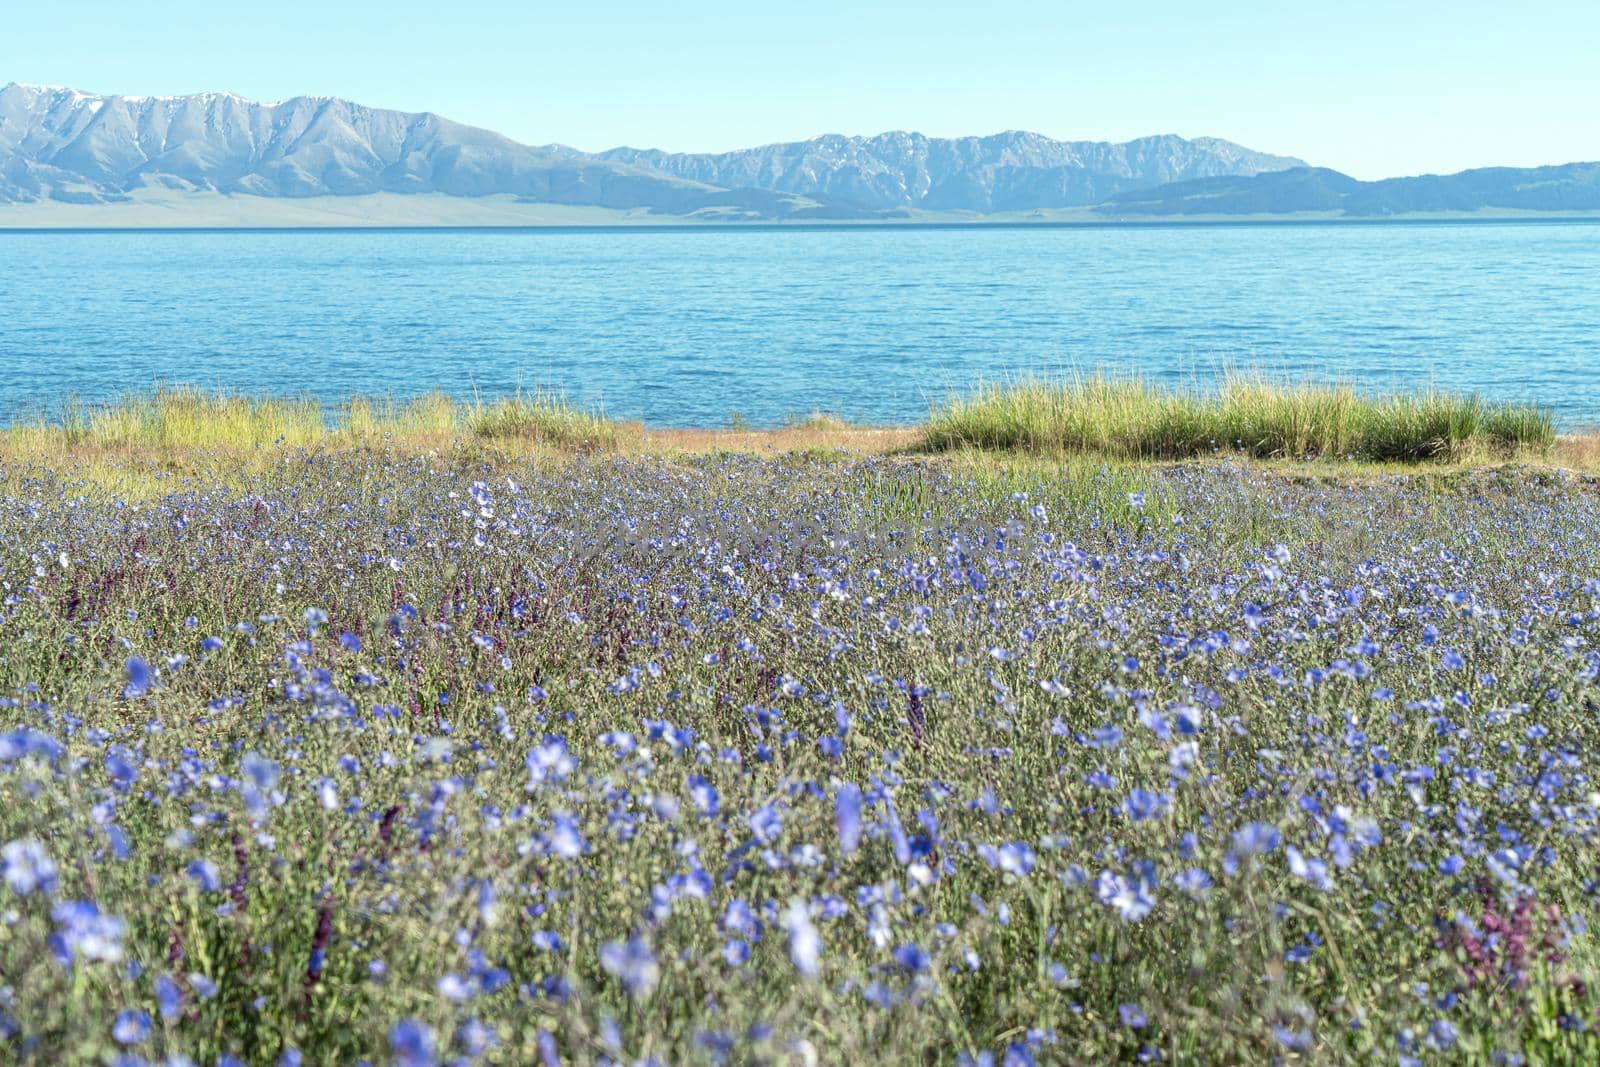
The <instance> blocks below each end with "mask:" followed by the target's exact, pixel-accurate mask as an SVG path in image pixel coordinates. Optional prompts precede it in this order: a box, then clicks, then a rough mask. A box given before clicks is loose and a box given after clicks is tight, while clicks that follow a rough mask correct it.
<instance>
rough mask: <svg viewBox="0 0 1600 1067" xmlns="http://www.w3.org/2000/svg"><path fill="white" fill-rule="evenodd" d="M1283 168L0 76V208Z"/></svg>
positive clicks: (696, 195)
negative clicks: (779, 139)
mask: <svg viewBox="0 0 1600 1067" xmlns="http://www.w3.org/2000/svg"><path fill="white" fill-rule="evenodd" d="M1297 165H1301V164H1300V161H1299V160H1295V159H1289V158H1286V157H1282V156H1270V155H1264V154H1262V153H1259V152H1253V151H1251V150H1249V149H1246V148H1242V147H1240V146H1239V145H1236V144H1232V143H1230V142H1227V141H1220V140H1215V139H1211V138H1201V139H1197V140H1184V139H1183V138H1181V137H1173V136H1166V137H1148V138H1142V139H1140V140H1137V141H1130V142H1127V143H1126V144H1107V143H1103V142H1085V141H1055V140H1052V139H1050V138H1048V137H1042V136H1040V135H1038V134H1033V133H1020V132H1013V133H1003V134H997V135H995V136H992V137H981V138H980V137H967V138H959V139H954V140H947V139H939V138H930V137H924V136H922V135H921V134H915V133H886V134H881V135H879V136H877V137H870V138H862V137H840V136H828V137H819V138H816V139H814V140H811V141H803V142H799V143H795V144H780V145H768V146H766V147H763V148H754V149H749V150H747V151H741V152H729V153H724V154H721V155H674V154H668V153H665V152H659V151H644V150H636V149H629V148H618V149H613V150H611V151H609V152H603V153H599V154H587V153H583V152H579V151H576V150H574V149H570V148H565V147H562V146H559V145H551V146H546V147H542V148H537V147H530V146H527V145H522V144H518V143H517V142H515V141H512V140H510V139H509V138H506V137H503V136H501V135H500V134H497V133H493V132H490V131H488V130H483V129H478V128H476V127H472V126H464V125H461V124H460V123H456V122H452V121H450V120H449V119H446V118H442V117H440V116H438V115H435V114H431V113H426V112H424V113H417V114H413V113H408V112H401V111H387V110H382V109H378V108H368V107H363V106H361V105H360V104H354V103H351V102H349V101H347V100H341V99H339V98H337V97H310V96H303V97H296V98H294V99H292V100H285V101H283V102H281V103H276V104H263V103H256V102H253V101H250V100H245V99H243V98H242V97H238V96H235V95H233V94H231V93H199V94H196V95H193V96H178V97H152V96H99V95H95V94H91V93H84V92H80V91H78V90H75V89H63V88H41V87H37V86H26V85H16V84H13V85H8V86H6V87H5V88H4V89H0V203H4V202H7V201H12V202H30V201H43V200H54V201H59V202H65V203H108V202H113V203H114V202H117V201H120V200H124V199H128V198H130V197H132V196H134V195H136V194H138V193H139V192H140V191H141V190H145V191H148V190H152V189H164V190H169V191H174V190H175V191H179V192H205V193H225V194H248V195H250V196H255V197H293V198H306V197H324V196H356V195H362V194H370V193H441V194H447V195H449V196H456V197H482V196H489V195H496V194H499V195H510V196H513V197H516V198H519V199H521V200H524V201H529V202H538V203H548V204H563V205H594V206H599V207H609V208H625V209H640V208H642V209H647V210H650V211H655V212H661V213H668V214H693V213H698V212H708V211H709V212H720V213H725V214H735V215H741V216H745V217H750V216H755V217H803V216H810V217H872V216H874V215H877V214H880V213H882V212H884V211H893V210H901V211H903V210H904V209H906V208H924V209H929V210H958V211H974V212H994V211H1023V210H1031V209H1036V208H1055V207H1071V206H1076V205H1085V204H1096V203H1100V202H1101V201H1104V200H1106V199H1107V198H1108V197H1110V196H1112V195H1115V194H1117V193H1121V192H1126V191H1128V190H1133V189H1145V188H1150V187H1153V186H1157V185H1160V184H1162V183H1164V182H1170V181H1177V180H1183V179H1193V178H1203V177H1213V176H1233V175H1252V174H1257V173H1260V172H1263V171H1270V170H1280V169H1284V168H1287V167H1292V166H1297Z"/></svg>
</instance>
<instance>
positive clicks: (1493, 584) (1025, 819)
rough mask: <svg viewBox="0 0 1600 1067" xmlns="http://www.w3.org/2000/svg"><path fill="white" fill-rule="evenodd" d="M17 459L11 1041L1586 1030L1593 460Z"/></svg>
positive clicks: (93, 1056)
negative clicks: (1295, 464) (1322, 467)
mask: <svg viewBox="0 0 1600 1067" xmlns="http://www.w3.org/2000/svg"><path fill="white" fill-rule="evenodd" d="M0 473H3V478H0V597H3V603H0V697H3V707H0V881H3V886H0V1058H3V1059H5V1060H7V1061H21V1062H33V1063H60V1062H80V1063H116V1064H130V1065H131V1064H139V1063H150V1064H157V1063H160V1064H174V1065H176V1064H199V1065H206V1067H209V1065H212V1064H236V1063H241V1064H242V1063H251V1064H255V1063H260V1064H287V1065H293V1064H321V1063H357V1062H370V1063H374V1064H383V1063H395V1064H403V1065H408V1067H415V1065H423V1064H434V1063H447V1062H448V1063H461V1064H475V1063H486V1064H492V1063H506V1064H522V1063H540V1064H545V1065H553V1064H587V1063H606V1064H630V1065H631V1064H696V1063H705V1064H724V1063H727V1064H746V1063H769V1064H807V1065H809V1064H819V1063H820V1064H835V1063H837V1064H855V1063H884V1064H889V1063H918V1064H921V1063H961V1064H1005V1065H1020V1064H1031V1063H1096V1062H1121V1061H1141V1062H1154V1063H1191V1062H1219V1063H1257V1062H1262V1063H1264V1062H1269V1061H1276V1062H1283V1063H1294V1062H1306V1063H1338V1062H1357V1061H1360V1062H1374V1063H1400V1064H1414V1063H1494V1064H1506V1065H1514V1064H1522V1063H1527V1064H1534V1063H1592V1062H1595V1061H1596V1060H1597V1059H1600V1037H1597V1035H1596V1027H1597V1026H1600V989H1597V987H1596V982H1597V981H1600V957H1597V954H1596V942H1595V939H1594V937H1593V935H1592V934H1591V932H1590V930H1589V928H1588V925H1587V922H1586V919H1587V917H1588V915H1589V913H1590V911H1591V910H1592V903H1593V900H1594V896H1595V893H1596V891H1597V888H1600V881H1597V879H1600V852H1597V850H1596V848H1595V843H1596V831H1597V819H1600V811H1597V807H1600V793H1597V789H1600V785H1597V782H1596V772H1597V769H1600V647H1597V642H1600V486H1597V485H1596V483H1595V482H1594V481H1593V480H1590V479H1586V478H1584V477H1582V476H1578V475H1564V474H1561V473H1559V472H1551V471H1547V470H1533V469H1508V470H1502V471H1488V470H1484V471H1467V472H1454V473H1450V474H1428V473H1423V472H1418V473H1409V474H1379V473H1369V474H1366V475H1362V476H1360V477H1355V476H1352V477H1323V476H1303V475H1298V474H1294V473H1286V472H1283V471H1277V470H1273V469H1270V468H1267V467H1263V466H1259V465H1257V466H1246V465H1239V464H1237V463H1232V462H1227V461H1207V462H1201V463H1192V464H1186V465H1178V466H1171V467H1164V468H1157V467H1141V466H1108V467H1107V466H1100V465H1099V464H1098V463H1097V462H1094V461H1071V462H1065V461H1063V462H1049V461H1030V462H1027V463H1009V462H1007V463H1002V462H999V461H996V462H994V463H993V464H990V465H987V466H982V465H979V466H973V465H963V464H961V463H958V462H952V461H946V460H941V459H908V458H903V457H896V458H859V457H856V458H852V457H830V456H818V455H812V456H806V455H795V456H788V457H784V458H778V459H757V458H753V457H745V456H735V455H712V456H702V457H676V458H673V457H665V456H645V455H641V456H631V457H625V456H616V455H595V456H564V457H559V458H555V459H551V458H528V457H523V458H521V459H514V458H507V457H501V458H495V457H492V456H488V455H475V456H466V455H459V456H458V455H449V454H425V455H417V454H401V453H397V452H385V451H382V450H379V449H349V450H333V451H328V452H321V453H318V452H309V451H293V450H289V449H287V448H284V449H280V450H279V451H277V452H276V453H274V454H273V458H272V459H271V460H270V461H266V462H263V463H262V464H260V465H259V466H258V467H257V468H256V469H253V470H249V471H244V472H239V471H233V472H229V473H226V474H220V473H219V474H215V475H212V474H206V473H177V472H174V471H171V470H165V469H155V470H154V471H153V473H151V472H148V471H147V472H146V475H145V476H144V478H143V480H142V481H140V482H138V484H137V485H132V486H128V487H119V486H118V485H117V484H114V483H111V482H108V481H107V480H105V479H97V478H92V477H88V476H87V475H86V474H85V473H84V472H82V471H78V470H75V469H74V467H73V466H72V465H71V464H70V463H65V462H64V463H59V464H54V465H48V466H47V465H38V464H35V465H30V464H28V463H25V462H17V461H11V460H8V461H6V465H5V467H4V470H3V472H0Z"/></svg>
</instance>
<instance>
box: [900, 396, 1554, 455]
mask: <svg viewBox="0 0 1600 1067" xmlns="http://www.w3.org/2000/svg"><path fill="white" fill-rule="evenodd" d="M924 432H925V436H926V442H927V445H928V447H929V448H932V449H935V450H943V449H951V448H961V447H973V448H983V449H1007V450H1024V451H1030V452H1077V453H1094V454H1099V455H1104V456H1110V457H1118V458H1126V459H1178V458H1184V457H1190V456H1198V455H1205V454H1208V453H1216V452H1238V453H1242V454H1244V455H1248V456H1255V457H1261V458H1307V457H1329V458H1351V459H1362V460H1371V461H1380V462H1383V461H1402V462H1415V461H1423V460H1440V459H1444V460H1456V459H1460V458H1462V457H1464V456H1467V455H1469V454H1471V453H1473V452H1475V451H1476V452H1483V453H1499V454H1507V453H1512V452H1516V451H1520V450H1532V451H1541V450H1546V449H1549V448H1550V446H1551V445H1552V444H1554V442H1555V440H1556V431H1555V422H1554V419H1553V417H1552V415H1551V413H1550V412H1549V410H1547V409H1545V408H1541V407H1538V406H1534V405H1520V404H1496V403H1490V402H1487V401H1484V400H1482V399H1480V398H1479V397H1476V396H1471V395H1462V394H1452V393H1443V392H1436V391H1428V392H1418V393H1393V394H1389V395H1381V396H1371V395H1365V394H1362V393H1359V392H1357V391H1356V390H1355V389H1354V388H1353V387H1351V386H1317V385H1287V384H1281V383H1275V382H1271V381H1268V380H1266V379H1262V378H1254V377H1233V378H1229V379H1228V380H1226V381H1225V382H1224V383H1223V385H1222V387H1221V388H1220V389H1219V390H1217V391H1216V392H1215V393H1210V394H1207V393H1199V392H1180V391H1177V390H1172V389H1167V388H1164V387H1162V386H1159V385H1156V384H1154V383H1151V382H1148V381H1144V380H1140V379H1136V378H1129V379H1114V378H1106V377H1093V378H1073V379H1068V380H1064V381H1050V380H1046V379H1039V378H1025V379H1021V380H1018V381H1015V382H1010V383H1005V384H995V385H989V386H985V387H983V388H980V389H978V390H977V391H976V392H974V393H972V394H970V395H968V396H965V397H959V398H955V399H952V400H950V401H949V402H947V403H946V404H944V405H943V406H941V407H939V408H936V409H935V410H934V411H933V412H932V414H931V415H930V417H929V420H928V423H927V425H926V427H925V428H924Z"/></svg>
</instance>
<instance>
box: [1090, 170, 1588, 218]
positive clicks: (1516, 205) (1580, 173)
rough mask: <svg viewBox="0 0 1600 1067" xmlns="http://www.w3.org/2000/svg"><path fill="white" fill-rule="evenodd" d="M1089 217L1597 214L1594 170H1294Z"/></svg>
mask: <svg viewBox="0 0 1600 1067" xmlns="http://www.w3.org/2000/svg"><path fill="white" fill-rule="evenodd" d="M1095 210H1096V211H1098V212H1100V213H1102V214H1107V215H1124V216H1125V215H1255V214H1276V215H1287V214H1295V213H1299V212H1337V213H1339V214H1341V215H1346V216H1350V217H1354V218H1374V217H1382V216H1385V215H1405V214H1413V213H1427V212H1471V211H1484V210H1500V211H1600V163H1564V164H1559V165H1555V166H1548V167H1479V168H1476V169H1473V170H1464V171H1460V172H1459V173H1456V174H1424V175H1419V176H1417V177H1411V178H1384V179H1382V180H1380V181H1370V182H1367V181H1360V180H1358V179H1356V178H1352V177H1350V176H1349V175H1347V174H1341V173H1339V172H1338V171H1336V170H1328V169H1327V168H1324V167H1301V168H1296V169H1294V170H1286V171H1281V172H1278V173H1272V174H1260V175H1255V176H1251V177H1215V178H1206V179H1201V180H1198V181H1189V182H1178V183H1174V184H1171V185H1163V186H1160V187H1158V188H1155V189H1146V190H1140V191H1135V192H1126V193H1122V194H1119V195H1117V196H1114V197H1112V198H1111V200H1110V201H1109V202H1107V203H1105V204H1102V205H1100V206H1098V207H1097V208H1096V209H1095Z"/></svg>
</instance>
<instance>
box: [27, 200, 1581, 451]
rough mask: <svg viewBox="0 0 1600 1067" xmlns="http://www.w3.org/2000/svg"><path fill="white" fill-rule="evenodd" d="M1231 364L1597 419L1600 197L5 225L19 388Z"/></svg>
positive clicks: (671, 401) (744, 407)
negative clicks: (1354, 204)
mask: <svg viewBox="0 0 1600 1067" xmlns="http://www.w3.org/2000/svg"><path fill="white" fill-rule="evenodd" d="M1230 367H1259V368H1262V369H1265V370H1267V371H1269V372H1271V373H1273V374H1276V375H1284V376H1292V377H1295V378H1310V379H1318V380H1328V379H1334V380H1344V381H1351V382H1354V383H1357V384H1358V385H1360V386H1362V387H1364V388H1371V389H1388V388H1391V387H1401V388H1420V387H1426V386H1429V385H1436V386H1439V387H1443V388H1448V389H1453V390H1475V391H1478V392H1480V393H1482V394H1483V395H1485V396H1487V397H1491V398H1495V399H1508V400H1523V399H1534V400H1538V401H1541V402H1544V403H1547V404H1549V405H1550V406H1552V407H1553V408H1554V409H1555V410H1556V412H1557V414H1558V417H1559V419H1560V421H1561V423H1562V424H1563V425H1564V426H1567V427H1575V426H1582V425H1590V424H1594V423H1600V223H1596V222H1591V221H1575V222H1558V221H1543V220H1541V221H1530V222H1505V223H1500V222H1497V223H1486V222H1450V223H1444V222H1440V223H1435V222H1429V223H1425V224H1410V223H1382V224H1350V223H1333V224H1292V225H1276V224H1243V225H1215V226H1212V225H1171V226H1168V225H1132V226H1113V225H1107V226H1097V227H1084V226H1072V227H1064V226H1051V227H1004V228H1001V227H937V228H932V227H929V228H918V227H865V226H850V227H830V228H815V229H799V228H786V229H785V228H749V229H746V228H703V229H692V230H684V229H655V230H619V229H591V230H488V231H486V230H433V231H418V230H384V231H360V230H345V231H326V230H323V231H249V232H169V231H141V232H82V233H79V232H55V233H42V232H5V231H0V418H14V417H16V416H17V415H19V414H21V413H26V412H31V411H38V410H42V409H49V408H51V407H53V406H54V405H56V404H58V403H59V402H60V401H61V400H62V399H63V398H65V397H67V396H69V395H78V396H81V397H85V398H91V399H97V398H106V397H110V396H113V395H116V394H120V393H124V392H127V391H130V390H144V389H148V388H150V387H151V386H152V385H154V384H168V385H171V384H180V383H182V384H193V385H199V386H204V387H209V388H223V389H229V390H241V391H248V392H255V393H274V394H283V393H310V394H314V395H317V396H320V397H323V398H325V399H328V400H338V399H342V398H344V397H347V396H349V395H351V394H358V393H359V394H364V395H369V396H385V395H387V396H393V397H397V398H400V397H408V396H412V395H416V394H419V393H424V392H428V391H431V390H444V391H446V392H449V393H452V394H454V395H456V396H460V397H471V396H474V395H476V396H480V397H485V398H487V397H492V396H496V395H499V394H503V393H506V392H509V391H512V390H515V389H517V388H518V387H521V388H522V389H524V390H532V389H535V388H540V387H544V388H551V389H555V390H558V391H561V392H564V393H565V394H567V396H569V397H570V398H572V399H574V400H577V401H581V402H584V403H588V404H594V405H598V406H601V407H603V408H604V410H605V412H606V413H607V414H609V415H613V416H616V417H624V418H637V419H644V420H646V421H647V422H649V423H652V424H657V425H663V426H708V427H709V426H720V425H724V424H726V423H727V422H728V421H729V420H730V418H731V417H733V413H735V412H737V413H738V414H739V415H741V416H742V417H743V418H744V419H746V420H748V421H749V422H750V423H753V424H756V425H770V424H776V423H780V422H782V421H784V420H785V419H786V418H789V417H791V416H797V415H803V414H805V413H808V412H810V411H812V410H824V411H829V412H833V413H835V414H838V415H841V416H844V417H846V418H849V419H853V420H861V421H866V422H874V423H894V422H910V421H914V420H917V419H919V418H920V417H921V416H922V415H924V414H925V413H926V410H927V407H928V405H929V403H930V402H932V401H935V400H938V399H939V398H941V397H943V396H945V395H947V394H948V393H950V392H951V391H959V390H964V389H967V388H970V387H971V386H972V385H973V384H974V383H976V382H979V381H982V380H985V379H991V380H992V379H996V378H1004V377H1006V376H1010V375H1016V374H1020V373H1026V372H1041V373H1071V372H1073V371H1074V370H1080V371H1092V370H1094V369H1095V368H1106V369H1112V370H1115V371H1118V372H1129V373H1133V372H1137V373H1140V374H1144V375H1147V376H1149V377H1152V378H1158V379H1161V380H1163V381H1167V382H1173V383H1179V384H1188V383H1196V384H1199V385H1202V386H1204V385H1205V384H1207V383H1209V382H1213V381H1215V379H1216V377H1217V376H1218V375H1219V374H1220V373H1223V372H1224V371H1226V370H1227V369H1228V368H1230Z"/></svg>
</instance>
